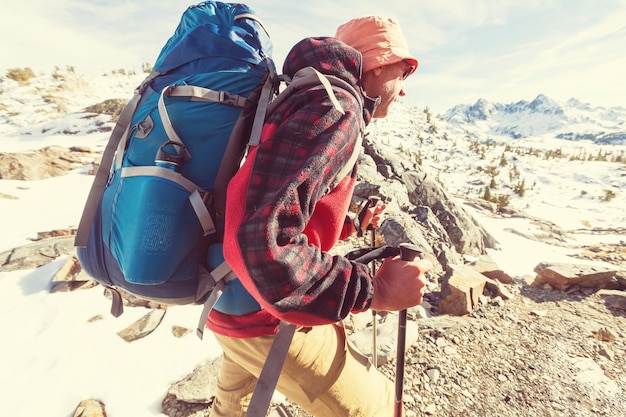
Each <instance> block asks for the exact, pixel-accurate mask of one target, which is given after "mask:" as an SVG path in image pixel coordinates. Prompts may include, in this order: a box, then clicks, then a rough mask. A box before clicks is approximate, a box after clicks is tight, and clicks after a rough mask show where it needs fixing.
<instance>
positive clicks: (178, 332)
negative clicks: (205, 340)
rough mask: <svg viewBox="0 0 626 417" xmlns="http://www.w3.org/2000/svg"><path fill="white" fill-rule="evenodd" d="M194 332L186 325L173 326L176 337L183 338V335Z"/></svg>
mask: <svg viewBox="0 0 626 417" xmlns="http://www.w3.org/2000/svg"><path fill="white" fill-rule="evenodd" d="M192 332H193V330H191V329H188V328H186V327H182V326H172V334H173V335H174V337H176V338H181V337H185V336H187V335H188V334H191V333H192Z"/></svg>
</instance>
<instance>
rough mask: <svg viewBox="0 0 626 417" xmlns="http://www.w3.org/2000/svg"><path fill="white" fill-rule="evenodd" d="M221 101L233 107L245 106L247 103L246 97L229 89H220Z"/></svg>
mask: <svg viewBox="0 0 626 417" xmlns="http://www.w3.org/2000/svg"><path fill="white" fill-rule="evenodd" d="M219 101H220V103H224V104H227V105H229V106H233V107H243V106H244V105H245V104H246V99H245V98H243V97H241V96H238V95H237V94H231V93H229V92H228V91H220V94H219Z"/></svg>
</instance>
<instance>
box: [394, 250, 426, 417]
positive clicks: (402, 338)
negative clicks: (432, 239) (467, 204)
mask: <svg viewBox="0 0 626 417" xmlns="http://www.w3.org/2000/svg"><path fill="white" fill-rule="evenodd" d="M421 254H422V251H421V250H420V249H419V248H418V247H417V246H415V245H411V244H404V243H403V244H401V245H400V257H401V259H402V260H403V261H412V260H414V259H415V258H416V257H418V256H421ZM406 315H407V311H406V309H404V310H401V311H400V315H399V317H398V343H397V345H396V347H397V350H396V402H395V408H394V417H402V415H403V413H402V409H403V407H404V404H403V402H402V396H403V395H404V351H405V349H406Z"/></svg>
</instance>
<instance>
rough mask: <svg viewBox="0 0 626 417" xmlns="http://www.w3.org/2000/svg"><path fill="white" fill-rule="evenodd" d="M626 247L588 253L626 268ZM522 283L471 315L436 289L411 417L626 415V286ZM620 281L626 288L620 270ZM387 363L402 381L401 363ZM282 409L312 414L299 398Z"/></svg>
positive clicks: (182, 407) (180, 407) (415, 356)
mask: <svg viewBox="0 0 626 417" xmlns="http://www.w3.org/2000/svg"><path fill="white" fill-rule="evenodd" d="M623 251H624V249H623V245H616V246H611V247H610V248H608V247H607V248H604V249H603V250H599V249H598V248H589V251H588V252H587V253H588V254H589V255H588V256H589V257H592V258H595V257H596V256H597V254H598V253H600V254H601V255H600V256H601V257H602V258H603V259H605V260H608V261H612V262H613V263H614V264H615V265H616V266H618V268H621V269H622V270H623V269H626V260H625V259H624V256H623V255H624V252H623ZM515 281H516V282H515V283H514V284H508V285H506V289H507V290H508V292H509V294H510V295H511V298H509V299H507V300H503V299H502V298H500V297H497V296H493V295H490V294H488V293H485V294H484V295H483V297H482V298H481V302H480V303H479V305H478V306H477V307H476V308H475V309H474V311H472V313H471V314H469V315H468V316H464V317H455V316H450V315H437V303H438V301H439V293H438V292H437V291H436V290H434V291H432V292H430V293H428V294H427V296H426V299H425V303H424V305H425V306H426V307H427V310H430V312H431V313H433V314H432V316H431V317H428V318H419V319H416V323H417V325H418V333H419V336H418V338H417V341H416V342H415V343H414V344H412V346H411V347H410V348H409V351H408V353H407V355H406V367H405V389H404V398H403V399H404V402H405V404H406V416H407V417H412V416H500V417H519V416H528V415H532V416H554V417H556V416H577V417H578V416H579V417H582V416H611V417H621V416H624V415H626V401H625V394H624V393H625V392H626V361H624V356H625V353H626V298H625V297H624V296H623V291H617V292H612V291H607V290H598V289H595V288H581V287H576V286H574V287H572V288H570V289H569V290H567V291H561V290H556V289H553V288H551V287H550V286H548V285H544V286H533V285H531V283H532V281H534V276H533V277H530V276H528V277H516V278H515ZM617 284H618V285H621V286H622V289H623V288H624V276H623V274H621V273H620V274H618V280H617ZM436 287H437V284H436V283H435V282H432V283H431V288H436ZM615 294H618V295H615ZM409 318H410V319H411V318H412V317H411V316H410V317H409ZM413 318H415V317H413ZM388 320H392V318H388ZM380 369H381V370H382V372H383V373H385V374H386V375H388V376H389V378H390V379H392V380H393V379H394V378H395V362H393V361H392V362H390V363H387V364H385V365H382V366H381V367H380ZM282 407H284V408H285V409H287V410H288V412H289V413H290V414H291V415H292V416H293V417H310V416H309V414H307V413H306V412H304V411H302V410H301V409H300V408H298V407H297V406H296V405H294V404H292V403H289V402H287V403H284V404H283V405H282ZM164 412H165V413H166V414H168V415H169V416H179V417H183V416H185V417H205V416H208V415H209V412H210V407H207V406H206V405H205V406H198V405H196V406H192V405H190V404H185V403H182V402H177V401H175V399H173V398H172V397H170V398H169V399H167V400H166V402H165V403H164ZM279 415H284V414H278V413H277V412H276V411H274V414H273V416H279Z"/></svg>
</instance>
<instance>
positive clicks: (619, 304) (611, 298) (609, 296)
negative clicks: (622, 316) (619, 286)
mask: <svg viewBox="0 0 626 417" xmlns="http://www.w3.org/2000/svg"><path fill="white" fill-rule="evenodd" d="M598 295H599V296H600V297H601V298H602V299H603V300H604V302H605V303H606V305H607V307H609V308H616V309H619V310H626V292H625V291H617V290H600V291H598Z"/></svg>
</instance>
